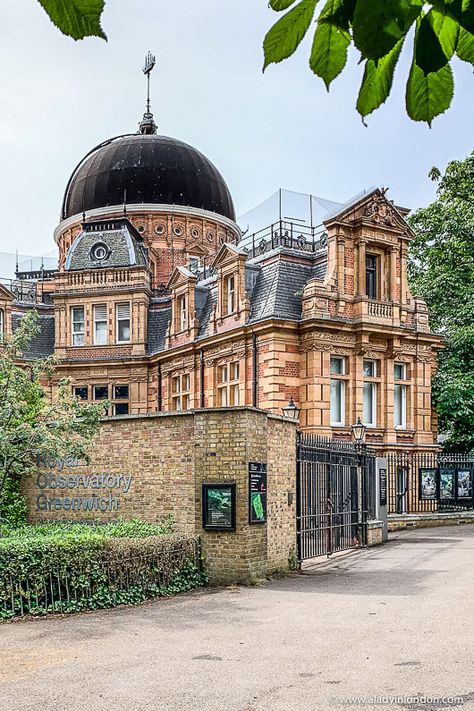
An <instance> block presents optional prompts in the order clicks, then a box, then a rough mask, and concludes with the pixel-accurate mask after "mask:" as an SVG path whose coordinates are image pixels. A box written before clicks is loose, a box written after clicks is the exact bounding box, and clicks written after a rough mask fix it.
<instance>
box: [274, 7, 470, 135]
mask: <svg viewBox="0 0 474 711" xmlns="http://www.w3.org/2000/svg"><path fill="white" fill-rule="evenodd" d="M317 5H318V2H311V1H310V0H300V1H299V2H296V0H292V1H291V0H271V2H270V7H271V8H272V9H273V10H275V11H276V12H281V11H283V10H287V9H288V8H291V9H290V10H289V11H288V12H287V13H286V14H285V15H284V16H283V17H282V18H281V19H280V20H279V21H278V22H277V23H276V24H275V25H274V26H273V27H272V28H271V29H270V30H269V32H268V34H267V36H266V38H265V41H264V45H263V49H264V55H265V61H264V69H265V68H266V67H267V66H268V65H269V64H271V63H276V62H281V61H282V60H283V59H286V58H287V57H288V56H290V55H291V54H293V53H294V52H295V51H296V49H297V47H298V45H299V44H300V42H301V40H302V39H303V37H304V36H305V34H306V32H307V30H308V28H309V25H310V23H311V20H312V19H313V17H314V15H315V13H316V6H317ZM310 14H311V17H310ZM413 27H415V32H414V47H413V60H412V64H411V69H410V74H409V77H408V81H407V88H406V109H407V113H408V115H409V116H410V118H411V119H413V120H414V121H425V122H427V123H428V124H429V125H431V122H432V120H433V119H434V118H435V117H436V116H438V115H439V114H441V113H443V112H444V111H446V109H448V108H449V106H450V104H451V101H452V98H453V94H454V79H453V72H452V69H451V66H450V62H451V60H452V59H453V57H454V56H455V55H456V56H458V57H459V58H460V59H462V60H464V61H465V62H469V63H470V64H474V0H432V2H427V3H425V2H423V0H326V3H325V5H324V6H323V8H322V10H321V11H320V13H319V15H318V17H317V25H316V30H315V34H314V39H313V44H312V48H311V55H310V59H309V64H310V67H311V69H312V70H313V72H314V73H315V74H317V75H318V76H319V77H321V79H323V81H324V82H325V84H326V87H328V88H329V85H330V84H331V82H332V81H333V80H334V79H335V78H336V77H337V76H338V75H339V74H340V73H341V72H342V70H343V69H344V67H345V65H346V60H347V50H348V47H349V46H350V44H351V42H353V43H354V46H355V47H356V48H357V49H358V50H359V51H360V53H361V61H365V67H364V76H363V79H362V84H361V87H360V90H359V96H358V99H357V110H358V112H359V113H360V115H361V116H362V118H364V117H365V116H367V115H368V114H370V113H371V112H372V111H374V110H375V109H376V108H378V107H379V106H380V105H381V104H382V103H384V101H385V100H386V99H387V97H388V96H389V94H390V91H391V88H392V82H393V76H394V71H395V67H396V64H397V61H398V58H399V56H400V52H401V50H402V47H403V44H404V40H405V38H406V37H407V35H408V33H409V32H411V31H412V29H413Z"/></svg>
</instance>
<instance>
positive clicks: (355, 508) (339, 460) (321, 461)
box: [296, 434, 375, 561]
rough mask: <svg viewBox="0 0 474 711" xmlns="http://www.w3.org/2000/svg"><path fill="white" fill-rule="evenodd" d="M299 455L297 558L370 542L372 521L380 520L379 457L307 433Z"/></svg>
mask: <svg viewBox="0 0 474 711" xmlns="http://www.w3.org/2000/svg"><path fill="white" fill-rule="evenodd" d="M296 454H297V457H296V461H297V476H296V482H297V483H296V487H297V492H296V493H297V509H296V517H297V552H298V560H299V561H303V560H307V559H308V558H315V557H317V556H321V555H328V556H329V555H331V553H334V552H336V551H342V550H345V549H348V548H355V547H357V546H363V545H366V543H367V521H368V519H369V518H375V455H374V454H373V453H372V452H370V451H368V450H367V449H366V448H359V449H358V448H357V447H356V446H355V445H353V444H352V443H348V442H337V441H333V440H328V439H323V438H321V437H316V436H314V435H305V434H300V435H299V436H298V440H297V452H296Z"/></svg>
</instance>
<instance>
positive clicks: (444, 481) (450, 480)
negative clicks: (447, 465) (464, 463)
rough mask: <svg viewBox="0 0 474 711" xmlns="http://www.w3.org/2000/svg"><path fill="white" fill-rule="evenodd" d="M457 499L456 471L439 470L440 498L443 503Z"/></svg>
mask: <svg viewBox="0 0 474 711" xmlns="http://www.w3.org/2000/svg"><path fill="white" fill-rule="evenodd" d="M455 497H456V471H455V470H454V469H442V468H440V470H439V498H440V499H441V500H442V501H446V500H447V499H454V498H455Z"/></svg>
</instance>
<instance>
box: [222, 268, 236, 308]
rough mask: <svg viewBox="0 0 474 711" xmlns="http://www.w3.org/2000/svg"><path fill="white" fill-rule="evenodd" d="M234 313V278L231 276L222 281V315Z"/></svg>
mask: <svg viewBox="0 0 474 711" xmlns="http://www.w3.org/2000/svg"><path fill="white" fill-rule="evenodd" d="M234 311H235V276H234V275H233V274H231V275H229V276H226V277H225V279H224V313H225V314H232V313H234Z"/></svg>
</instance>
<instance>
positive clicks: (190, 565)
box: [0, 537, 203, 619]
mask: <svg viewBox="0 0 474 711" xmlns="http://www.w3.org/2000/svg"><path fill="white" fill-rule="evenodd" d="M193 571H194V572H195V573H196V574H197V575H198V576H199V577H200V576H201V575H202V573H203V571H202V555H201V543H200V539H199V538H198V537H189V538H186V539H181V540H180V541H179V542H177V543H175V544H174V546H173V547H170V548H169V549H167V548H166V547H161V548H160V550H157V551H156V552H145V553H143V554H138V555H133V556H124V557H122V556H120V555H119V554H118V553H117V552H114V553H112V552H107V553H106V552H104V551H102V552H101V556H100V560H98V561H93V562H87V563H86V564H83V565H80V564H79V566H78V565H77V564H74V565H72V564H70V565H64V564H62V565H58V566H54V567H52V568H51V569H50V570H48V571H45V572H44V573H38V572H36V571H35V572H32V573H30V574H29V575H28V574H27V575H20V576H13V575H11V574H10V573H8V572H5V571H3V572H1V571H0V619H1V618H4V619H5V618H7V619H8V618H11V617H18V616H24V615H27V614H28V615H29V614H34V615H44V614H49V613H65V612H78V611H81V610H86V609H97V608H102V607H112V606H114V605H117V604H121V603H131V602H139V601H142V600H146V599H149V598H153V597H158V596H159V595H161V594H165V593H166V592H168V590H169V587H170V586H171V585H173V584H174V583H175V581H176V577H177V576H179V575H180V574H189V573H190V572H191V575H192V574H193ZM201 584H202V583H201ZM190 587H193V585H190Z"/></svg>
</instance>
